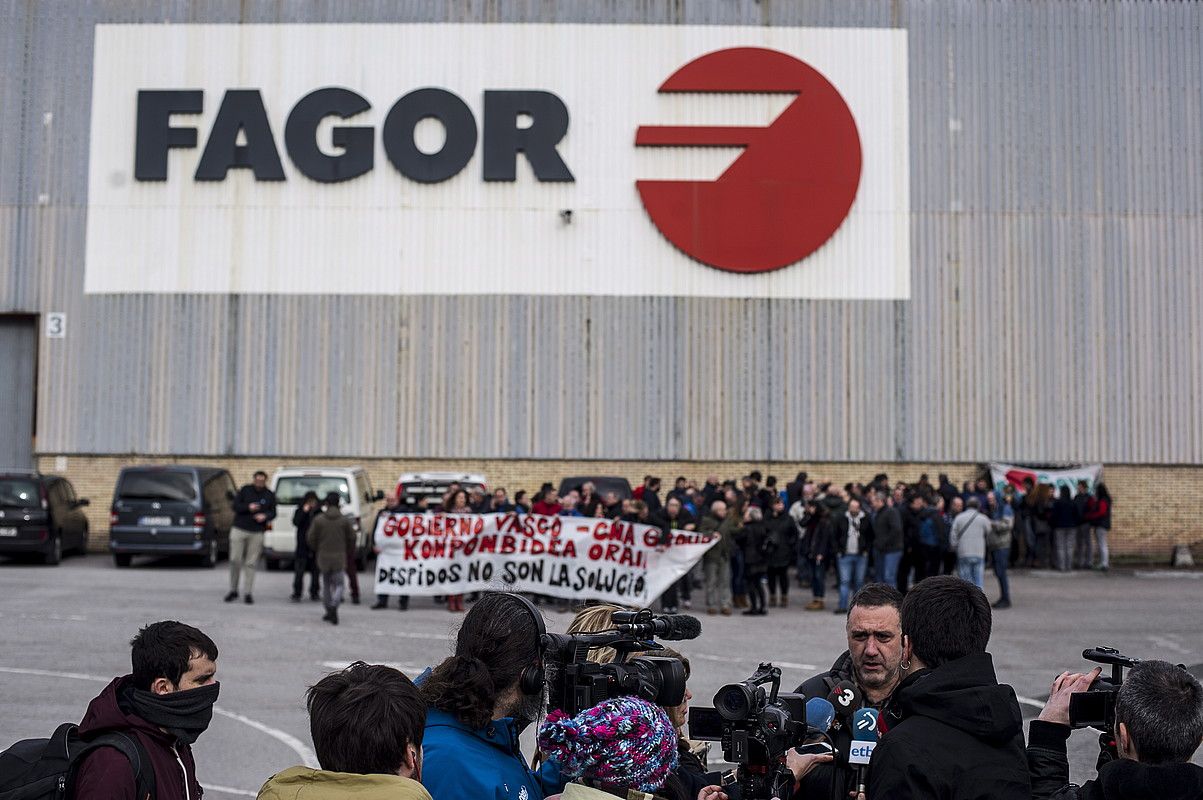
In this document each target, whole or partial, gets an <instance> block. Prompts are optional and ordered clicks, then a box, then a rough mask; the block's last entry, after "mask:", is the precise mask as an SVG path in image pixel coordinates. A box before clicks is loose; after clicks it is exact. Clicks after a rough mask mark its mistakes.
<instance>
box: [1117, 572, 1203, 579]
mask: <svg viewBox="0 0 1203 800" xmlns="http://www.w3.org/2000/svg"><path fill="white" fill-rule="evenodd" d="M1132 574H1133V575H1135V576H1136V577H1138V578H1168V579H1171V580H1172V579H1174V578H1183V579H1186V580H1190V581H1197V580H1203V572H1200V571H1191V572H1175V571H1172V570H1168V569H1159V570H1148V571H1144V570H1137V571H1136V572H1134V573H1132Z"/></svg>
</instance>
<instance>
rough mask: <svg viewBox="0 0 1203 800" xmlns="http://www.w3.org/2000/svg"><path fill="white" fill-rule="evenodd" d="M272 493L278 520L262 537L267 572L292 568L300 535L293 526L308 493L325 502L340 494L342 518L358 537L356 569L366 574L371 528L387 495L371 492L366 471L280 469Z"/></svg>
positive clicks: (346, 468)
mask: <svg viewBox="0 0 1203 800" xmlns="http://www.w3.org/2000/svg"><path fill="white" fill-rule="evenodd" d="M271 490H272V491H273V492H275V495H276V518H275V519H274V520H272V526H271V530H269V531H267V532H266V533H264V534H263V557H264V558H265V559H266V563H267V568H268V569H279V568H280V566H281V564H282V563H287V564H291V563H292V557H293V554H294V553H295V552H296V548H297V531H296V528H295V527H293V524H292V515H293V514H294V513H296V510H297V507H298V506H300V504H301V500H302V499H303V498H304V497H305V493H306V492H314V493H316V494H317V497H318V500H319V501H320V500H323V499H325V497H326V495H327V494H329V493H330V492H337V493H338V496H339V497H340V498H342V499H341V502H342V512H343V516H345V517H347V519H349V520H351V524H352V525H353V526H355V531H356V535H357V537H358V540H359V541H358V546H357V547H356V548H355V566H356V568H357V569H359V570H363V568H364V566H365V565H366V563H367V560H368V558H369V557H370V556H371V553H372V526H373V524H374V523H375V521H376V512H378V511H379V510H380V509H381V508H382V507H383V505H384V504H383V503H382V502H381V501H382V500H384V492H378V491H373V490H372V483H371V481H370V480H368V473H367V472H366V471H365V470H364V469H363V467H281V468H280V469H278V470H276V473H275V474H274V475H272V479H271Z"/></svg>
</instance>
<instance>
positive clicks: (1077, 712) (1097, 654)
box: [1069, 647, 1140, 734]
mask: <svg viewBox="0 0 1203 800" xmlns="http://www.w3.org/2000/svg"><path fill="white" fill-rule="evenodd" d="M1082 658H1084V659H1086V660H1087V661H1093V662H1094V663H1096V664H1108V665H1110V666H1111V677H1110V678H1105V677H1103V676H1102V675H1100V676H1099V677H1097V678H1095V679H1094V683H1092V684H1090V688H1089V689H1088V690H1086V691H1085V692H1074V693H1073V694H1072V695H1070V698H1069V724H1070V725H1071V726H1073V727H1075V728H1096V729H1097V730H1100V731H1102V732H1103V733H1108V734H1109V733H1111V732H1112V731H1114V730H1115V700H1116V698H1117V697H1118V696H1119V687H1120V686H1122V685H1123V683H1124V670H1125V669H1131V668H1132V667H1135V666H1136V665H1137V664H1139V663H1140V659H1138V658H1130V657H1128V656H1126V655H1124V654H1123V653H1121V652H1120V651H1118V650H1116V649H1115V648H1114V647H1092V648H1090V649H1089V650H1083V651H1082Z"/></svg>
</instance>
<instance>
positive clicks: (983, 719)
mask: <svg viewBox="0 0 1203 800" xmlns="http://www.w3.org/2000/svg"><path fill="white" fill-rule="evenodd" d="M901 622H902V665H901V666H902V669H903V671H904V672H906V677H905V678H904V679H903V680H902V683H900V684H899V685H898V689H897V690H896V691H895V692H894V694H893V696H892V697H891V698H890V699H889V701H888V702H887V703H886V709H885V711H884V712H883V713H882V714H881V717H880V720H879V731H880V732H881V734H882V735H881V741H880V742H878V744H877V746H876V749H875V750H874V752H873V756H872V760H871V761H870V762H869V781H868V790H869V791H868V797H869V798H870V799H871V800H906V798H941V800H970V798H980V797H987V796H988V797H991V798H996V799H997V800H1029V798H1030V797H1031V782H1030V779H1029V777H1028V765H1027V761H1026V759H1025V757H1024V743H1023V717H1022V716H1021V714H1020V712H1019V703H1018V701H1017V700H1016V699H1015V692H1014V690H1012V689H1011V687H1010V686H1006V685H1001V684H999V683H998V680H997V678H996V677H995V674H994V663H993V661H992V659H991V658H990V654H989V653H987V652H986V645H987V644H988V643H989V641H990V625H991V618H990V602H989V601H988V600H987V599H986V595H985V593H984V592H982V590H981V589H979V588H977V587H976V586H974V585H973V584H971V583H968V582H967V581H963V580H961V579H960V578H954V577H952V576H948V575H943V576H935V577H931V578H926V579H924V580H922V581H920V582H919V583H916V584H915V585H914V587H912V588H911V590H910V591H909V592H908V593H907V594H906V597H905V598H904V599H903V601H902V620H901Z"/></svg>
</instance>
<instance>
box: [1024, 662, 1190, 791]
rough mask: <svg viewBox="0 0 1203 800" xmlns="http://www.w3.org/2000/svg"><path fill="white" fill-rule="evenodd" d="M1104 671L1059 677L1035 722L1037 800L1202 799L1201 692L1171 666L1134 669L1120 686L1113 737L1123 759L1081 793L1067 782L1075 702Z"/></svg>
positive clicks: (1031, 763)
mask: <svg viewBox="0 0 1203 800" xmlns="http://www.w3.org/2000/svg"><path fill="white" fill-rule="evenodd" d="M1101 671H1102V670H1101V668H1095V669H1094V670H1092V671H1090V672H1088V673H1086V674H1081V673H1073V674H1070V673H1068V672H1065V673H1062V674H1061V675H1059V676H1058V677H1057V679H1056V680H1054V681H1053V686H1052V690H1051V691H1050V692H1049V698H1048V702H1047V703H1045V705H1044V709H1043V710H1042V711H1041V712H1040V716H1039V717H1037V718H1036V719H1034V720H1032V722H1031V723H1030V726H1029V729H1028V748H1027V757H1028V769H1029V770H1030V772H1031V774H1032V797H1033V799H1034V800H1042V799H1043V798H1055V800H1079V798H1080V800H1110V799H1111V798H1114V799H1115V800H1119V798H1126V800H1144V798H1150V799H1151V798H1158V800H1177V798H1182V800H1187V798H1190V800H1197V798H1200V797H1203V767H1200V766H1198V765H1196V764H1191V763H1189V762H1190V759H1191V757H1192V756H1193V755H1194V753H1195V751H1196V750H1198V749H1199V744H1200V742H1201V741H1203V687H1201V686H1200V685H1199V681H1198V680H1196V679H1195V677H1194V676H1193V675H1191V674H1190V673H1189V672H1187V671H1186V670H1185V669H1183V668H1181V667H1176V666H1174V665H1172V664H1169V663H1167V662H1165V661H1142V662H1140V663H1138V664H1136V665H1135V666H1133V667H1132V668H1131V671H1130V672H1129V673H1128V677H1127V679H1126V680H1125V681H1124V682H1123V683H1122V684H1121V685H1120V687H1119V690H1118V693H1117V695H1116V698H1115V719H1114V725H1113V727H1112V731H1111V733H1112V734H1113V735H1114V736H1115V750H1116V753H1117V754H1118V756H1119V758H1117V759H1115V760H1112V761H1110V762H1108V763H1104V764H1103V765H1102V766H1101V767H1100V768H1099V771H1098V777H1097V778H1096V779H1095V780H1093V781H1087V782H1086V783H1085V784H1084V785H1082V786H1076V785H1074V784H1071V783H1070V782H1069V761H1068V758H1067V756H1066V741H1067V740H1068V739H1069V734H1070V730H1071V728H1070V711H1069V708H1070V698H1071V697H1072V696H1073V695H1074V694H1076V693H1079V692H1086V691H1087V690H1088V689H1089V688H1090V686H1091V684H1093V683H1094V682H1095V680H1096V679H1097V678H1098V677H1099V673H1100V672H1101Z"/></svg>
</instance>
